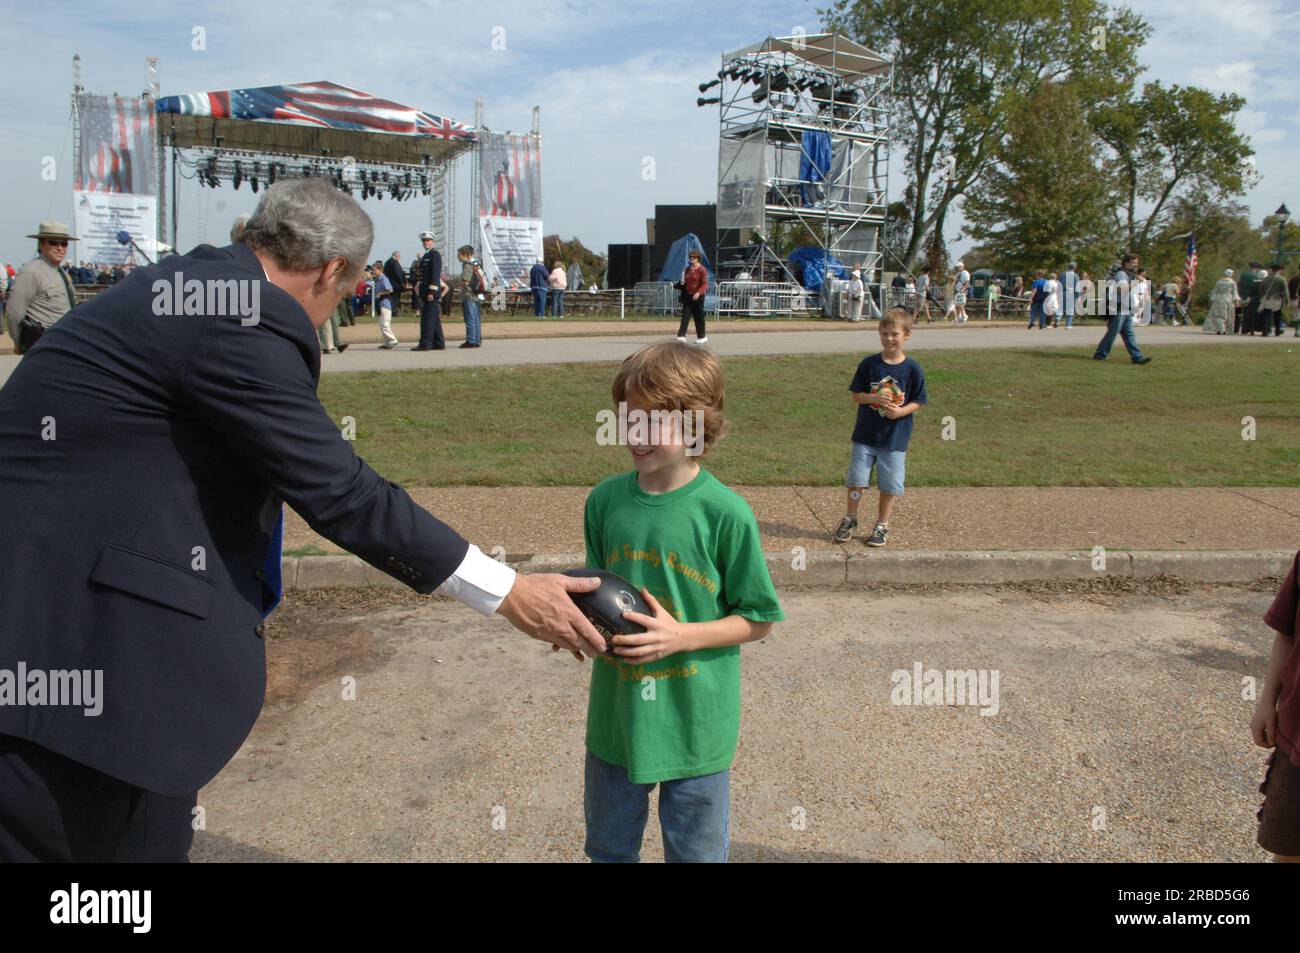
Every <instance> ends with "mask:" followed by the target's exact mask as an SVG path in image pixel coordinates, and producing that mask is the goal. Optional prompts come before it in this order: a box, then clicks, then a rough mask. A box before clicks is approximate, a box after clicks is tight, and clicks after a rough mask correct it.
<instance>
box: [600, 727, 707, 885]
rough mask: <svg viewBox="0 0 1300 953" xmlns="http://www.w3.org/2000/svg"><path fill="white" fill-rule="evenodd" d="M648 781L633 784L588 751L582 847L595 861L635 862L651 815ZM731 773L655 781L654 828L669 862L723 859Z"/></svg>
mask: <svg viewBox="0 0 1300 953" xmlns="http://www.w3.org/2000/svg"><path fill="white" fill-rule="evenodd" d="M653 787H654V785H653V784H633V783H632V782H631V781H629V780H628V778H627V769H626V768H621V767H619V766H618V765H614V764H609V763H607V762H605V761H602V760H601V759H600V758H597V757H596V756H595V755H594V754H592V753H591V752H590V751H588V752H587V766H586V773H585V784H584V785H583V810H584V812H585V813H586V816H587V843H586V845H585V846H584V848H583V850H585V851H586V854H587V856H588V857H590V858H591V859H592V860H593V861H595V862H596V863H598V864H600V863H605V864H618V863H623V864H634V863H636V862H637V861H638V860H640V859H641V840H642V838H644V836H645V825H646V820H647V819H648V818H649V816H650V789H651V788H653ZM730 789H731V772H730V771H719V772H718V773H717V774H705V775H701V776H700V777H698V778H678V779H677V780H674V781H660V782H659V827H660V828H661V829H662V830H663V835H664V860H665V861H667V862H668V863H670V864H680V863H697V864H698V863H714V864H725V863H726V862H727V849H728V847H729V846H730V841H731V813H730V801H731V792H730Z"/></svg>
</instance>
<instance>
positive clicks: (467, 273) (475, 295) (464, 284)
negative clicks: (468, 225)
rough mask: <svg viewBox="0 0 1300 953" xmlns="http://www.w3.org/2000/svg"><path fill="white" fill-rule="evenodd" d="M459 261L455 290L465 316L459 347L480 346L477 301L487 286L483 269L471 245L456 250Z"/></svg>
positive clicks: (481, 329) (481, 334)
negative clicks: (458, 293)
mask: <svg viewBox="0 0 1300 953" xmlns="http://www.w3.org/2000/svg"><path fill="white" fill-rule="evenodd" d="M456 258H457V259H458V260H459V261H460V277H459V278H458V279H457V280H456V290H457V291H459V292H460V295H461V298H460V307H461V312H462V313H463V314H464V316H465V342H464V343H463V344H461V347H480V346H482V344H483V327H482V323H481V321H480V315H479V301H480V299H481V297H482V295H483V291H484V289H485V288H486V287H487V281H486V280H484V276H483V269H482V268H481V267H479V263H478V259H477V258H475V257H474V246H473V245H461V246H460V248H459V249H458V250H457V252H456Z"/></svg>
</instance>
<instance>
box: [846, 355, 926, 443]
mask: <svg viewBox="0 0 1300 953" xmlns="http://www.w3.org/2000/svg"><path fill="white" fill-rule="evenodd" d="M849 390H850V391H852V392H854V393H859V394H877V393H880V391H882V390H895V391H898V392H900V393H901V394H902V395H903V399H902V403H900V404H899V406H900V407H901V406H902V405H903V404H911V403H917V404H924V403H926V396H925V372H924V371H922V370H921V365H920V364H918V363H916V361H914V360H912V359H911V358H910V357H905V358H903V360H902V362H901V363H898V364H886V363H885V359H884V357H883V356H882V355H880V354H872V355H871V356H870V357H864V358H863V359H862V363H861V364H859V365H858V369H857V371H856V372H855V373H854V375H853V383H852V384H850V385H849ZM883 410H884V408H883V407H873V406H871V405H870V404H860V405H859V406H858V422H857V425H856V426H855V427H854V428H853V442H854V443H861V444H865V445H866V446H868V447H875V448H876V449H877V450H906V449H907V444H908V441H910V440H911V439H912V418H913V417H915V416H916V415H915V414H908V415H907V416H906V417H899V418H898V419H897V420H890V419H889V418H888V417H886V416H885V415H884V413H883Z"/></svg>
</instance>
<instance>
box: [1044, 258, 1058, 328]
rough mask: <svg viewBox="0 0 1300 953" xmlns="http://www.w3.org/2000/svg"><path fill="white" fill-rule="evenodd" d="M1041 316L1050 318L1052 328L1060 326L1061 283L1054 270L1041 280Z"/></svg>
mask: <svg viewBox="0 0 1300 953" xmlns="http://www.w3.org/2000/svg"><path fill="white" fill-rule="evenodd" d="M1043 318H1044V319H1046V318H1051V319H1052V328H1053V330H1055V329H1056V328H1058V327H1060V326H1061V283H1060V282H1059V281H1057V279H1056V272H1054V271H1053V272H1050V273H1049V274H1048V276H1047V280H1045V281H1044V282H1043Z"/></svg>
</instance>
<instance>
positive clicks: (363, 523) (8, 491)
mask: <svg viewBox="0 0 1300 953" xmlns="http://www.w3.org/2000/svg"><path fill="white" fill-rule="evenodd" d="M178 272H179V273H182V274H183V276H184V280H185V282H186V283H188V282H189V281H190V280H191V279H199V280H200V281H204V280H209V279H216V280H225V279H237V280H242V281H249V282H259V283H260V290H261V308H260V320H259V321H258V323H257V324H255V325H253V326H244V325H243V324H242V323H241V320H240V317H239V316H238V315H232V316H230V317H209V316H198V317H166V316H158V315H156V314H155V313H154V311H155V306H156V305H157V302H158V297H160V296H158V295H156V293H155V287H154V283H155V282H156V281H159V280H162V281H165V282H168V283H170V282H172V281H174V280H175V278H174V275H175V274H176V273H178ZM248 287H251V286H248ZM319 374H320V351H319V346H318V344H317V338H316V330H315V328H313V327H312V325H311V323H310V321H309V320H308V318H307V315H306V313H305V312H304V311H303V310H302V308H301V307H300V306H299V305H298V303H297V302H296V301H294V300H293V299H292V298H291V297H290V296H289V295H288V294H286V293H285V292H284V291H282V290H280V289H279V288H277V287H276V286H275V285H272V284H271V283H270V282H269V281H266V279H265V274H264V272H263V270H262V267H261V264H260V263H259V261H258V260H257V257H256V256H255V255H254V254H253V252H252V251H250V250H249V249H248V248H247V247H245V246H243V245H233V246H230V247H227V248H220V249H218V248H213V247H210V246H206V245H204V246H199V248H197V249H195V250H194V251H193V252H191V253H190V254H189V255H186V256H183V257H173V258H169V259H167V260H166V261H164V262H162V263H160V264H158V265H153V266H150V267H147V268H137V269H135V270H134V271H133V272H132V273H131V275H130V277H129V278H127V279H126V280H125V281H123V282H121V283H120V284H118V285H116V286H115V287H113V288H112V289H110V290H108V291H106V292H104V293H103V294H100V295H99V296H98V297H96V298H94V299H92V300H91V301H88V302H86V303H85V304H83V305H81V306H79V307H77V308H74V309H73V310H72V311H70V312H69V313H68V314H67V316H66V317H64V318H63V320H61V321H60V322H59V323H58V324H57V325H55V326H54V327H53V328H51V329H50V330H48V331H47V332H46V333H45V335H44V337H43V338H42V339H41V341H40V342H39V343H38V344H37V346H36V347H34V348H33V349H32V350H31V351H30V352H29V353H28V354H27V355H26V356H25V357H24V358H23V360H22V362H21V363H20V364H19V365H18V367H17V369H16V370H15V371H14V373H13V375H12V376H11V377H10V378H9V381H8V383H7V384H6V385H5V387H4V389H3V390H2V391H0V472H3V474H4V484H3V490H2V492H0V668H8V669H10V670H15V668H16V665H17V663H18V662H19V661H20V660H21V661H23V662H25V663H26V666H27V669H28V670H29V671H31V670H33V669H45V670H51V669H64V670H73V669H76V670H87V669H89V670H95V669H100V670H102V671H103V680H104V681H103V705H104V708H103V712H102V714H100V715H99V716H98V717H88V716H86V715H85V714H84V712H83V708H81V707H53V706H49V705H46V706H42V707H32V706H27V707H19V706H10V705H5V706H0V734H7V735H15V736H17V737H20V738H26V739H28V740H29V741H32V742H34V743H35V744H38V745H41V746H43V747H46V748H49V749H51V750H53V751H57V752H59V753H60V754H63V755H65V756H66V757H69V758H71V759H73V760H75V761H78V762H81V763H83V764H86V765H89V766H90V767H92V768H95V769H97V770H100V771H103V772H105V773H107V774H110V775H112V776H114V777H117V778H121V779H123V780H125V781H127V782H129V783H131V784H135V785H138V786H140V787H143V788H146V789H148V790H151V791H156V792H159V793H162V794H168V795H177V794H187V793H189V792H192V791H194V790H196V789H198V788H199V787H201V786H202V785H203V784H205V783H206V782H207V781H208V780H210V779H211V778H212V777H213V776H214V775H215V774H216V773H217V772H218V771H219V770H220V769H221V767H222V766H223V765H224V764H225V763H226V762H227V761H228V760H229V759H230V758H231V756H232V755H234V753H235V751H236V750H237V749H238V748H239V746H240V744H241V743H242V742H243V740H244V738H245V737H246V736H247V734H248V732H249V730H250V729H251V728H252V726H253V722H254V721H255V720H256V719H257V715H258V712H259V711H260V709H261V706H262V698H263V694H264V690H265V682H266V666H265V652H264V643H263V641H262V639H261V636H260V621H261V616H262V611H263V608H264V606H266V605H269V601H268V598H269V590H267V588H266V587H265V586H264V585H263V582H262V579H263V571H262V565H263V560H264V558H265V557H266V554H267V543H268V540H269V538H270V535H271V533H272V531H273V530H274V528H275V524H276V519H277V516H278V513H279V509H280V505H281V500H284V501H285V502H287V503H288V504H289V505H290V506H292V507H293V508H294V509H295V510H297V511H298V512H299V513H300V514H302V516H303V517H304V518H305V519H306V520H307V522H308V523H309V524H311V526H312V528H313V529H315V530H316V531H317V532H319V533H320V534H321V535H323V536H325V537H327V538H328V539H331V540H333V541H334V542H335V543H337V544H338V545H340V546H342V547H343V548H345V549H348V550H350V551H352V552H354V553H356V554H357V555H358V556H360V557H361V558H362V559H364V560H366V561H367V562H369V563H370V564H371V565H373V566H376V567H378V568H379V569H381V570H384V571H385V572H387V573H389V574H390V575H392V576H394V577H396V578H398V579H400V580H401V581H403V582H405V583H407V584H408V585H410V586H411V587H412V588H414V589H416V590H418V591H420V592H432V591H433V590H434V589H436V588H437V587H438V586H440V585H441V584H442V582H443V581H444V580H445V579H446V578H447V577H448V576H449V575H451V573H452V572H454V571H455V569H456V568H457V567H458V566H459V565H460V562H461V560H462V559H463V558H464V556H465V551H466V548H467V545H468V544H467V543H466V542H465V540H463V539H461V538H460V537H459V536H458V535H457V534H456V533H455V532H453V531H452V530H451V529H450V528H449V527H447V526H446V525H444V524H443V523H441V522H439V521H438V520H436V519H434V518H433V517H432V516H430V515H429V514H428V513H426V512H425V511H424V510H423V509H421V508H420V507H419V506H417V505H416V504H415V503H414V502H412V500H411V498H410V497H409V496H408V495H407V494H406V492H405V491H404V490H402V488H401V487H399V486H397V485H396V484H393V483H390V482H388V481H387V480H385V479H383V478H382V477H381V476H379V475H378V474H377V473H375V472H374V470H372V469H371V468H370V467H369V466H367V465H366V463H365V462H364V461H363V460H361V459H360V458H359V457H357V456H356V454H355V453H354V452H353V449H352V444H351V443H349V442H348V441H346V440H344V439H343V438H342V435H341V432H340V429H339V424H338V422H336V421H334V420H331V419H330V417H329V416H328V415H327V414H326V412H325V409H324V408H323V407H322V406H321V404H320V401H319V400H318V399H317V397H316V385H317V381H318V378H319ZM51 427H53V428H54V429H53V431H51V430H50V428H51ZM43 435H44V436H46V437H48V436H53V437H54V438H55V439H43ZM200 557H201V558H200Z"/></svg>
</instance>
